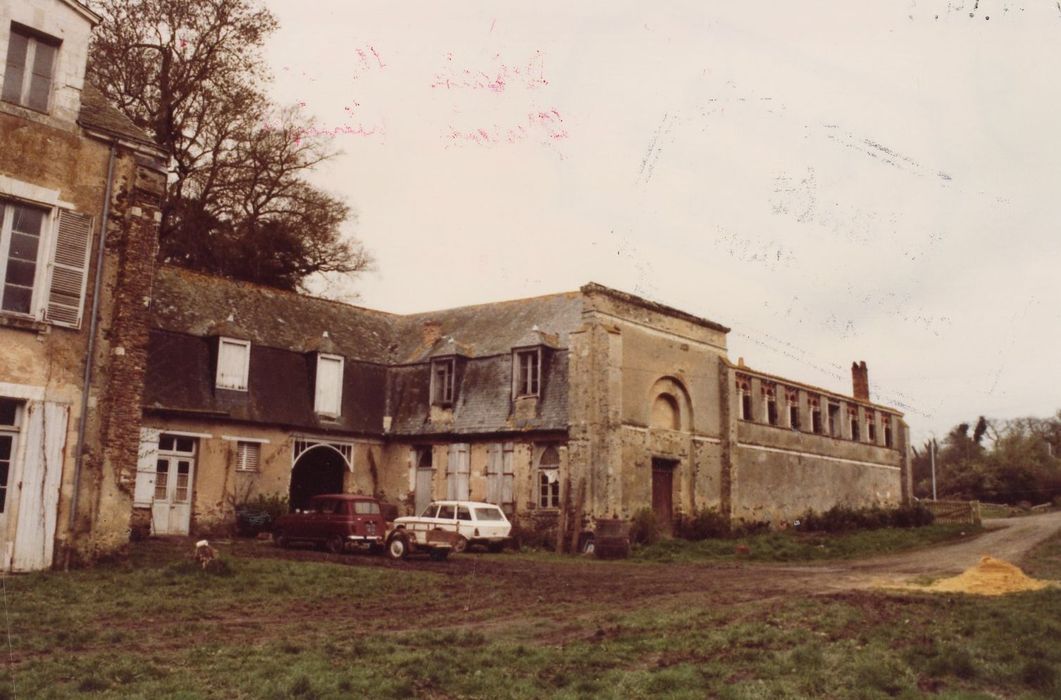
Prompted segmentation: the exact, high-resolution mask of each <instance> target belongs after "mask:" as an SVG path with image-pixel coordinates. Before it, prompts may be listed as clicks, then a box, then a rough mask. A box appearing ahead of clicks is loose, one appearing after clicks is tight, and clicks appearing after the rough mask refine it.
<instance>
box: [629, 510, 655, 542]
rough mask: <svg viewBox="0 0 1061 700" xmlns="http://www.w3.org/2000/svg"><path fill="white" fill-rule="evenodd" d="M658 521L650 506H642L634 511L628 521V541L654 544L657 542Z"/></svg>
mask: <svg viewBox="0 0 1061 700" xmlns="http://www.w3.org/2000/svg"><path fill="white" fill-rule="evenodd" d="M659 536H660V532H659V523H658V522H657V521H656V514H655V512H653V510H652V509H651V508H642V509H641V510H639V511H637V512H636V513H634V517H633V518H632V519H631V521H630V541H631V542H633V543H634V544H642V545H647V544H655V543H656V542H659Z"/></svg>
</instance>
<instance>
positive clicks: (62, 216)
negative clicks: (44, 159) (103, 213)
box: [45, 210, 92, 328]
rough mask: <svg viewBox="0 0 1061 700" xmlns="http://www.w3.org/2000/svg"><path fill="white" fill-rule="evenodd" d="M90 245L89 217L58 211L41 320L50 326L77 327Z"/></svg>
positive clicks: (83, 300) (81, 307) (86, 279)
mask: <svg viewBox="0 0 1061 700" xmlns="http://www.w3.org/2000/svg"><path fill="white" fill-rule="evenodd" d="M91 243H92V217H90V216H85V215H84V214H78V213H77V212H72V211H68V210H62V211H60V212H59V231H58V234H57V235H56V237H55V254H54V255H53V257H52V277H51V283H50V284H49V288H48V304H47V307H46V310H45V318H46V319H47V320H48V321H50V322H51V323H55V324H58V325H61V326H71V327H74V328H77V327H78V326H80V325H81V313H82V309H83V306H84V302H85V285H86V283H87V282H88V258H89V253H90V252H91Z"/></svg>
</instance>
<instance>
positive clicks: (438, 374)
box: [431, 358, 456, 406]
mask: <svg viewBox="0 0 1061 700" xmlns="http://www.w3.org/2000/svg"><path fill="white" fill-rule="evenodd" d="M455 364H456V363H455V362H454V360H453V359H452V358H447V359H444V360H432V361H431V403H433V404H436V405H441V406H448V405H449V404H451V403H453V400H454V399H455V398H456V386H455V381H456V380H455V372H454V365H455Z"/></svg>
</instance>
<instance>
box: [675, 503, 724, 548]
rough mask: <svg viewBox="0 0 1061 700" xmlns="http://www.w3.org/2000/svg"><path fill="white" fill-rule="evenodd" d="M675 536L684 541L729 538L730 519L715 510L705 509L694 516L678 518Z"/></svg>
mask: <svg viewBox="0 0 1061 700" xmlns="http://www.w3.org/2000/svg"><path fill="white" fill-rule="evenodd" d="M674 534H675V535H677V536H678V537H681V538H682V539H684V540H692V541H694V542H698V541H700V540H708V539H718V538H721V537H728V536H729V534H730V524H729V518H727V517H726V516H725V515H723V514H722V513H720V512H719V511H718V510H717V509H715V508H705V509H703V510H701V511H698V512H697V513H695V514H694V515H687V516H682V517H680V518H678V521H677V522H676V523H675V527H674Z"/></svg>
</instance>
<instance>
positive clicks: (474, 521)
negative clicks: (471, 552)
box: [392, 501, 512, 552]
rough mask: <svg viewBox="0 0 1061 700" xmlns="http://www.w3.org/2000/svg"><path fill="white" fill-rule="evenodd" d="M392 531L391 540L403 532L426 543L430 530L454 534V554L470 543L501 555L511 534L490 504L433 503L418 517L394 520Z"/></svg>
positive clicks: (503, 517) (502, 516) (510, 526)
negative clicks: (455, 536)
mask: <svg viewBox="0 0 1061 700" xmlns="http://www.w3.org/2000/svg"><path fill="white" fill-rule="evenodd" d="M393 528H394V529H393V532H392V537H393V535H394V534H395V533H398V532H401V531H403V530H404V531H405V532H406V533H408V534H410V535H412V536H413V537H415V539H416V541H417V542H418V543H419V542H427V533H428V532H431V531H437V530H444V531H446V532H453V533H456V534H457V535H458V538H457V540H456V542H455V544H454V546H453V551H454V552H462V551H464V550H465V549H466V548H467V547H468V545H470V544H481V545H485V546H486V548H487V549H488V550H489V551H491V552H500V551H501V549H502V548H503V547H504V546H505V540H507V539H508V535H509V533H510V532H511V531H512V523H510V522H509V521H508V518H506V517H505V514H504V513H503V512H502V511H501V509H500V508H498V507H497V506H495V505H494V504H493V503H479V502H476V501H434V502H432V503H431V505H429V506H428V507H427V508H424V510H423V512H421V513H420V515H409V516H405V517H404V518H396V519H395V520H394V524H393Z"/></svg>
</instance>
